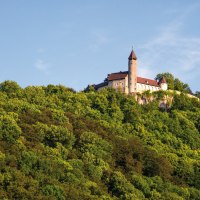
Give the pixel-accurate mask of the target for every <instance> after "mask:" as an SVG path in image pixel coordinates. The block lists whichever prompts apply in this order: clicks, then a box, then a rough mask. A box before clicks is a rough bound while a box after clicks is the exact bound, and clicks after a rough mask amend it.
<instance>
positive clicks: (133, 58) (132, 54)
mask: <svg viewBox="0 0 200 200" xmlns="http://www.w3.org/2000/svg"><path fill="white" fill-rule="evenodd" d="M128 59H129V60H137V57H136V55H135V52H134V51H133V50H132V51H131V54H130V56H129V57H128Z"/></svg>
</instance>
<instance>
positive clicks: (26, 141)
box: [0, 74, 200, 200]
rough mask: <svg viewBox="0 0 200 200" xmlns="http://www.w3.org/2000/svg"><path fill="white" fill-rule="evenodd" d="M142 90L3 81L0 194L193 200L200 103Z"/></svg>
mask: <svg viewBox="0 0 200 200" xmlns="http://www.w3.org/2000/svg"><path fill="white" fill-rule="evenodd" d="M161 75H162V74H161ZM165 75H166V76H167V78H168V79H169V80H171V82H170V84H171V85H170V87H171V88H175V89H178V90H180V91H183V92H185V91H186V90H187V89H186V88H187V85H183V83H182V82H180V81H179V80H177V79H175V78H174V77H173V76H172V75H171V74H165ZM159 77H160V75H159V76H158V78H159ZM143 95H145V96H146V98H148V101H149V103H148V104H147V105H139V104H138V103H137V101H136V100H135V98H134V97H132V96H126V95H124V94H122V93H120V92H116V91H115V90H113V89H103V90H101V91H100V92H96V91H94V90H93V88H92V87H89V88H88V89H87V90H85V92H75V91H74V90H73V89H71V88H66V87H64V86H62V85H58V86H54V85H48V86H47V87H44V86H42V87H40V86H29V87H26V88H25V89H22V88H21V87H20V86H19V85H18V84H17V83H16V82H13V81H5V82H3V83H1V84H0V199H44V200H47V199H48V200H49V199H60V200H62V199H63V200H64V199H72V200H73V199H74V200H75V199H77V200H78V199H83V200H88V199H94V200H99V199H102V200H111V199H113V200H117V199H122V200H127V199H134V200H137V199H138V200H142V199H149V200H162V199H163V200H165V199H170V200H171V199H176V200H183V199H188V200H197V199H199V196H200V182H199V180H200V151H199V148H200V137H199V135H200V102H199V101H198V99H197V98H189V97H188V96H187V95H184V94H180V95H175V94H172V93H171V94H169V93H168V92H161V91H159V92H155V93H154V94H150V93H149V92H146V93H144V94H143ZM166 95H169V96H170V98H171V99H172V101H171V102H169V104H168V108H167V109H165V110H161V109H159V108H158V105H159V102H160V100H163V99H164V98H165V96H166ZM152 96H154V100H153V101H152V100H151V97H152ZM139 97H140V96H139Z"/></svg>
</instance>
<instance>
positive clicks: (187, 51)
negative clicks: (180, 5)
mask: <svg viewBox="0 0 200 200" xmlns="http://www.w3.org/2000/svg"><path fill="white" fill-rule="evenodd" d="M199 7H200V4H194V5H191V6H190V7H189V8H188V9H187V10H185V11H184V12H182V13H181V14H180V15H178V16H177V17H176V18H175V19H174V20H173V21H171V22H170V23H169V24H167V25H165V26H164V27H162V28H161V29H160V32H159V34H158V35H156V36H155V37H154V38H152V39H151V41H147V42H146V43H145V44H144V45H141V46H140V48H141V50H142V52H144V53H142V54H141V58H140V63H139V65H140V68H139V73H141V75H142V76H143V75H146V72H148V71H150V69H151V73H150V74H149V75H150V76H152V74H154V75H155V74H156V73H158V72H164V71H167V72H171V73H174V74H175V75H176V76H178V77H180V78H182V79H183V80H184V81H188V80H190V79H192V78H197V76H199V75H200V37H191V36H184V35H183V33H182V30H183V28H184V26H185V19H186V18H187V17H188V16H189V15H190V14H191V13H192V12H195V11H198V9H199ZM163 58H166V59H165V60H163Z"/></svg>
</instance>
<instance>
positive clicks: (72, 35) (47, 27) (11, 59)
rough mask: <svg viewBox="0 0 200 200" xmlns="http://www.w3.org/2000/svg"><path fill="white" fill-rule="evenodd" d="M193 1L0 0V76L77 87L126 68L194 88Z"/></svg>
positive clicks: (199, 19)
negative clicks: (133, 60) (132, 60)
mask: <svg viewBox="0 0 200 200" xmlns="http://www.w3.org/2000/svg"><path fill="white" fill-rule="evenodd" d="M199 10H200V1H198V0H196V1H195V0H190V1H189V0H168V1H166V0H151V1H150V0H123V1H122V0H99V1H97V0H96V1H95V0H70V1H69V0H29V1H28V0H0V69H1V73H0V82H2V81H4V80H14V81H17V82H18V83H19V84H20V85H21V86H22V87H26V86H28V85H48V84H62V85H65V86H67V87H72V88H74V89H76V90H82V89H84V88H85V87H86V86H87V85H88V84H93V83H99V82H101V81H103V80H104V78H105V77H106V76H107V74H108V73H111V72H117V71H123V70H127V63H128V56H129V54H130V51H131V48H132V45H133V48H134V51H135V53H136V55H137V57H138V75H139V76H143V77H148V78H154V77H155V76H156V74H158V73H162V72H170V73H173V74H174V76H176V77H178V78H180V79H181V80H182V81H183V82H186V83H188V84H189V85H190V87H191V89H192V90H193V92H195V91H197V90H200V86H199V82H200V81H199V78H200V12H199Z"/></svg>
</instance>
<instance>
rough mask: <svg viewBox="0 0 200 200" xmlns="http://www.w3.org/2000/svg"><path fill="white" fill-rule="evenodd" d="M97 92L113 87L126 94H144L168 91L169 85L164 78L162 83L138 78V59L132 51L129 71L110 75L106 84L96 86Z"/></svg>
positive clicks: (105, 81)
mask: <svg viewBox="0 0 200 200" xmlns="http://www.w3.org/2000/svg"><path fill="white" fill-rule="evenodd" d="M94 87H95V89H96V90H101V89H102V88H105V87H111V88H114V89H116V90H119V91H121V92H123V93H125V94H136V93H142V92H144V91H147V90H149V91H150V92H153V91H158V90H167V88H168V85H167V82H166V80H165V78H164V77H163V78H162V79H161V80H160V81H156V80H152V79H148V78H143V77H139V76H137V57H136V55H135V53H134V51H133V50H132V51H131V53H130V56H129V57H128V71H120V72H115V73H111V74H108V76H107V78H106V79H105V80H104V82H102V83H100V84H97V85H94Z"/></svg>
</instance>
